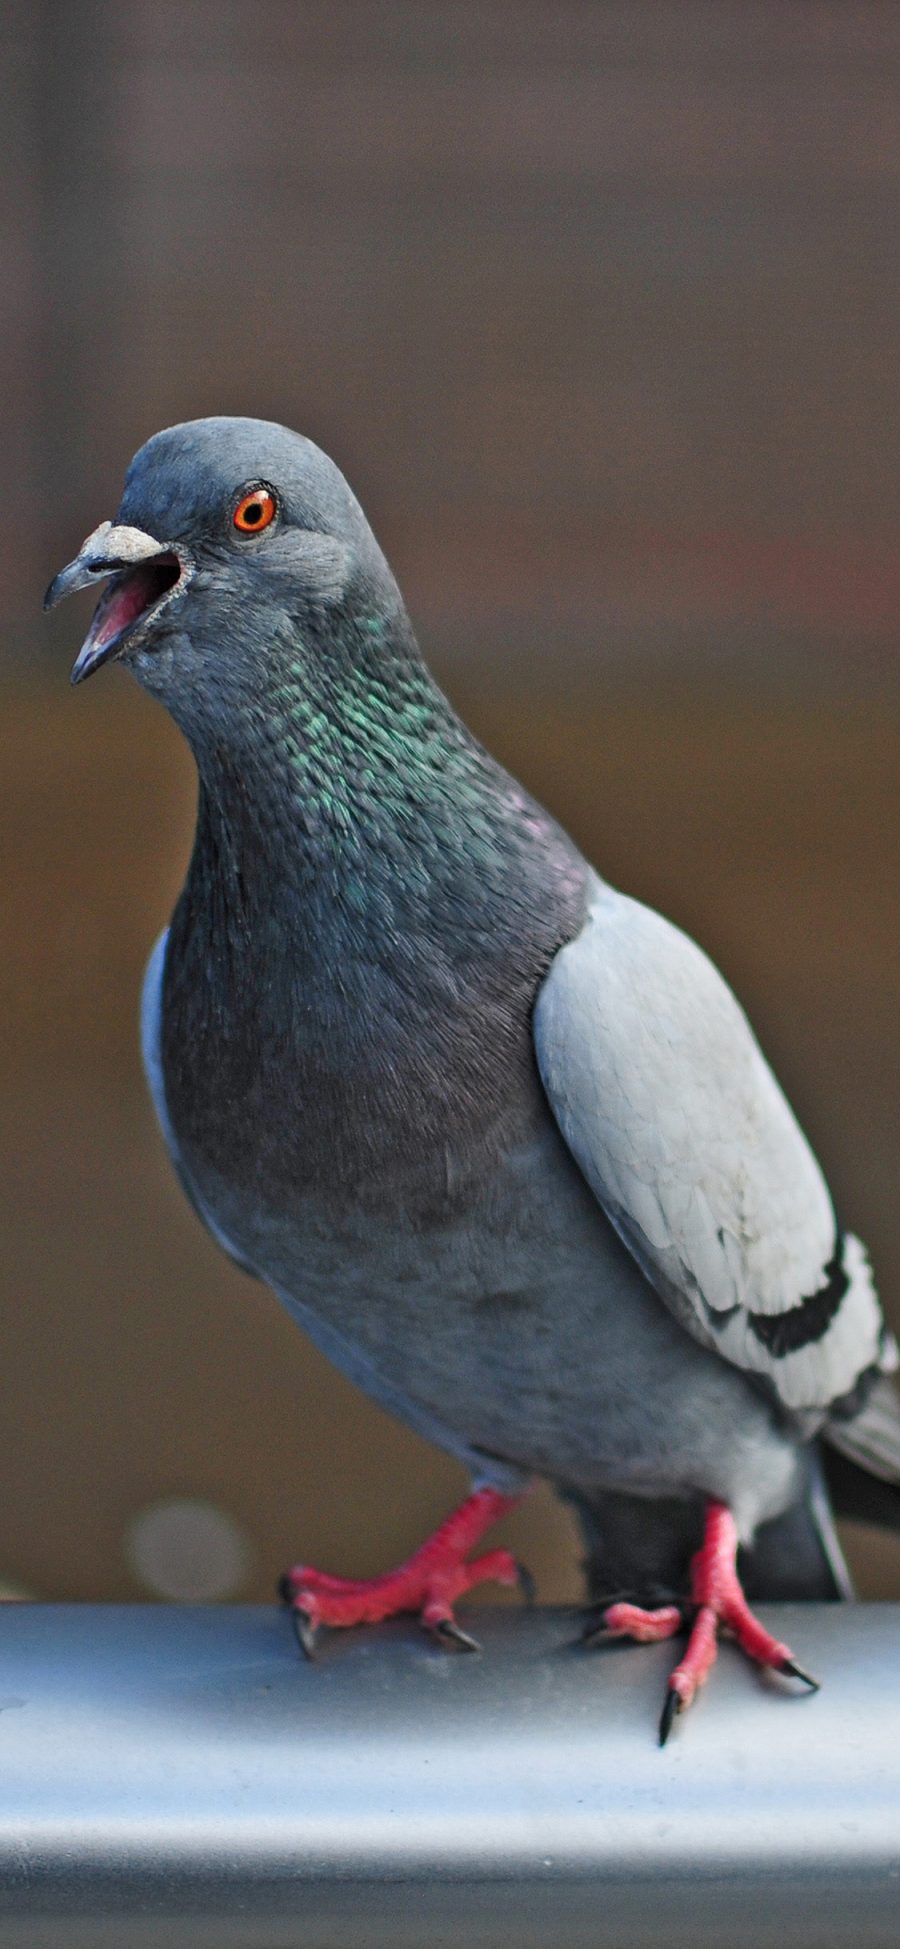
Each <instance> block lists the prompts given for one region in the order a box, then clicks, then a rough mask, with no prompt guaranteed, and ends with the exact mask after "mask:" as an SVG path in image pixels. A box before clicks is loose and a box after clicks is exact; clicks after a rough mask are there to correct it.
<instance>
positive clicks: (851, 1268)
mask: <svg viewBox="0 0 900 1949" xmlns="http://www.w3.org/2000/svg"><path fill="white" fill-rule="evenodd" d="M534 1034H535V1048H536V1054H537V1060H538V1066H539V1069H540V1073H541V1078H542V1080H543V1084H544V1088H545V1090H546V1093H547V1096H548V1098H549V1101H550V1105H551V1108H552V1110H553V1113H554V1115H555V1117H556V1120H557V1123H558V1124H559V1127H560V1129H561V1131H562V1134H563V1136H564V1138H565V1140H566V1142H567V1144H568V1146H569V1148H570V1150H571V1151H572V1153H573V1155H574V1157H575V1158H576V1160H577V1162H578V1164H579V1166H580V1168H581V1170H582V1171H583V1173H584V1176H585V1177H586V1179H587V1181H588V1183H589V1184H590V1186H591V1188H592V1190H593V1191H594V1192H595V1194H596V1196H597V1198H598V1199H599V1201H600V1203H601V1204H602V1206H603V1208H604V1210H605V1211H606V1213H607V1215H608V1217H609V1218H610V1220H611V1221H612V1223H613V1225H614V1226H615V1227H616V1230H617V1231H618V1232H619V1234H620V1235H621V1237H622V1238H623V1239H624V1241H625V1243H626V1244H627V1245H628V1246H629V1248H630V1249H631V1251H632V1252H633V1254H634V1256H635V1258H636V1259H637V1260H638V1262H639V1264H640V1265H641V1267H642V1269H643V1270H644V1272H645V1273H646V1275H647V1277H648V1278H649V1280H650V1281H651V1283H652V1284H653V1285H654V1286H655V1287H656V1289H657V1291H658V1292H659V1293H660V1295H661V1297H662V1298H663V1299H664V1300H665V1301H666V1303H667V1304H668V1305H669V1306H670V1307H671V1309H672V1311H673V1312H674V1313H675V1314H676V1315H677V1317H678V1319H679V1320H680V1321H681V1323H682V1324H683V1325H684V1326H685V1327H686V1328H687V1330H688V1331H689V1332H690V1333H692V1334H693V1335H694V1336H695V1338H697V1339H699V1340H700V1341H702V1342H703V1344H704V1345H705V1346H707V1347H712V1348H714V1349H715V1351H716V1352H718V1353H720V1354H721V1355H722V1356H723V1358H725V1359H726V1360H730V1361H732V1362H733V1363H734V1364H735V1366H737V1367H742V1368H745V1369H746V1370H748V1371H749V1372H751V1373H755V1374H758V1375H762V1376H765V1378H766V1380H767V1381H768V1382H769V1383H770V1385H771V1386H772V1387H773V1388H774V1390H775V1392H776V1393H777V1395H778V1397H779V1398H780V1400H781V1401H782V1403H783V1404H784V1405H785V1407H787V1408H789V1409H791V1410H794V1411H796V1412H798V1413H803V1412H810V1411H811V1412H812V1414H813V1415H814V1417H817V1419H818V1420H821V1419H822V1418H823V1417H824V1414H825V1413H826V1412H827V1410H828V1409H829V1407H830V1406H831V1404H832V1403H834V1402H841V1401H842V1400H843V1399H844V1397H846V1396H847V1395H848V1394H850V1393H851V1391H852V1389H853V1388H854V1386H855V1384H856V1382H857V1380H858V1379H859V1378H860V1376H861V1375H862V1374H863V1373H865V1372H866V1371H867V1370H869V1369H871V1368H873V1367H878V1366H880V1367H882V1368H885V1369H887V1368H889V1367H890V1366H892V1365H895V1364H896V1348H895V1347H894V1344H893V1341H892V1340H890V1338H889V1336H888V1334H887V1331H886V1328H885V1326H884V1322H883V1319H882V1315H881V1311H880V1308H879V1304H878V1300H877V1297H876V1294H875V1290H874V1286H873V1283H872V1278H871V1273H870V1271H869V1266H868V1262H867V1260H866V1256H865V1252H864V1249H863V1247H862V1246H861V1245H860V1243H859V1241H858V1239H855V1238H854V1237H853V1236H852V1235H851V1234H846V1235H845V1234H843V1233H841V1232H840V1230H839V1228H838V1226H837V1224H836V1221H835V1216H834V1210H833V1207H832V1204H831V1199H830V1197H829V1194H828V1190H827V1187H826V1184H825V1181H824V1179H823V1177H822V1173H821V1171H820V1169H819V1166H818V1164H817V1163H816V1160H815V1158H814V1157H813V1154H812V1152H811V1150H810V1148H809V1145H808V1144H807V1142H806V1139H805V1137H804V1136H803V1133H802V1131H801V1130H800V1128H799V1125H798V1124H797V1122H796V1119H795V1117H794V1115H793V1113H792V1111H791V1109H790V1106H789V1105H788V1103H787V1101H786V1099H785V1097H784V1096H783V1095H782V1092H781V1090H780V1088H779V1086H778V1084H777V1082H776V1081H775V1078H774V1076H773V1075H772V1072H771V1070H770V1069H769V1067H768V1064H767V1063H766V1061H765V1059H764V1057H763V1055H762V1052H761V1050H760V1049H759V1046H758V1044H757V1042H756V1040H755V1038H754V1036H753V1033H752V1031H751V1029H750V1027H749V1024H748V1022H747V1020H746V1017H745V1016H744V1014H743V1012H742V1010H741V1009H740V1007H739V1005H738V1003H737V1001H736V1000H735V998H734V996H733V994H732V993H731V990H730V988H729V987H728V986H727V984H726V983H725V982H724V981H723V979H722V977H721V975H719V974H718V972H717V970H716V969H715V968H714V967H713V965H712V963H711V962H710V961H709V960H708V959H707V957H706V955H705V954H703V953H702V952H701V950H700V949H699V948H698V947H697V946H695V944H694V942H693V941H691V940H689V939H688V938H687V936H686V935H684V934H682V933H681V932H680V931H679V930H678V928H676V927H673V926H672V925H671V924H670V922H668V921H666V920H663V919H662V917H661V916H660V915H659V914H656V913H653V912H652V911H651V909H649V908H647V907H643V906H641V905H640V903H639V902H638V901H635V900H629V899H627V898H626V897H625V896H624V895H622V894H619V893H616V892H614V891H613V890H612V889H611V888H608V887H605V886H603V885H602V883H601V882H599V881H597V882H596V883H595V893H594V896H593V897H592V900H591V905H590V907H589V910H588V914H587V918H586V921H585V924H584V927H583V929H582V931H581V933H580V934H579V935H578V936H577V938H576V939H575V940H574V941H572V942H570V943H569V945H568V946H567V947H565V948H563V949H561V951H560V952H559V953H558V954H557V956H556V958H555V960H554V962H553V964H552V966H551V969H550V972H549V974H548V975H547V978H546V980H545V982H544V984H543V987H542V988H541V990H540V993H539V995H538V999H537V1003H536V1007H535V1018H534Z"/></svg>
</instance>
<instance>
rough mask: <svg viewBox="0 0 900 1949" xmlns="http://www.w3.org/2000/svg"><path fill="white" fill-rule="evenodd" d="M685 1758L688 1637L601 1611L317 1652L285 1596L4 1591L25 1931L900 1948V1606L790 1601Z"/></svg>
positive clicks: (13, 1808)
mask: <svg viewBox="0 0 900 1949" xmlns="http://www.w3.org/2000/svg"><path fill="white" fill-rule="evenodd" d="M764 1615H765V1616H766V1617H767V1618H768V1619H769V1620H770V1622H771V1623H772V1624H773V1626H774V1628H775V1629H776V1630H777V1631H778V1633H779V1635H780V1636H782V1637H787V1638H788V1639H789V1640H790V1641H791V1642H792V1643H793V1644H794V1646H795V1649H796V1651H797V1654H798V1656H801V1657H802V1658H803V1661H804V1663H806V1664H808V1665H809V1666H811V1667H812V1669H813V1670H815V1671H816V1672H817V1673H818V1674H819V1675H820V1677H821V1678H822V1680H823V1689H822V1691H821V1692H820V1693H819V1694H818V1695H817V1696H815V1697H810V1696H808V1695H803V1696H798V1695H793V1694H792V1692H791V1689H790V1687H788V1686H786V1685H784V1684H783V1683H781V1682H780V1681H778V1680H767V1679H761V1678H760V1677H759V1676H758V1675H757V1674H756V1673H755V1672H753V1671H751V1670H750V1669H749V1668H748V1666H747V1665H746V1664H745V1662H744V1660H743V1659H742V1658H741V1656H740V1655H739V1653H738V1652H737V1651H736V1650H734V1649H733V1648H732V1647H729V1646H726V1647H724V1648H723V1651H722V1655H721V1659H720V1662H719V1666H718V1668H717V1670H716V1672H715V1673H714V1675H713V1679H712V1681H711V1683H710V1685H709V1687H708V1689H707V1691H706V1693H705V1694H704V1695H703V1697H702V1698H701V1699H700V1700H699V1701H698V1702H697V1704H696V1706H695V1707H694V1709H693V1710H692V1712H691V1713H690V1715H689V1717H688V1718H687V1719H686V1720H685V1721H683V1722H682V1723H681V1724H680V1725H679V1727H678V1728H677V1730H676V1733H675V1736H674V1737H673V1739H672V1740H671V1742H670V1744H669V1746H668V1747H667V1748H666V1749H665V1751H660V1750H659V1748H658V1747H657V1745H656V1743H655V1723H656V1719H657V1716H658V1711H659V1705H660V1699H661V1695H662V1691H663V1687H664V1683H665V1673H666V1671H667V1669H668V1666H669V1664H670V1663H671V1660H672V1656H673V1648H672V1646H671V1645H669V1646H666V1645H662V1646H653V1647H648V1648H646V1649H633V1648H630V1647H629V1648H627V1649H625V1648H622V1649H620V1648H618V1647H616V1648H612V1649H608V1650H605V1651H593V1652H587V1651H584V1650H581V1649H579V1648H577V1647H576V1646H575V1645H574V1643H573V1641H574V1640H575V1638H576V1636H577V1632H578V1629H579V1620H578V1618H577V1617H576V1616H575V1615H574V1614H573V1613H570V1612H562V1611H536V1612H534V1613H531V1614H527V1613H519V1612H499V1611H497V1612H482V1613H481V1615H480V1616H479V1617H478V1630H479V1633H480V1635H481V1637H482V1639H483V1643H484V1652H483V1655H482V1656H481V1657H472V1656H465V1655H459V1654H457V1655H455V1656H454V1655H450V1654H447V1653H446V1652H443V1651H441V1650H438V1649H436V1648H432V1647H431V1646H430V1645H429V1644H428V1643H427V1642H426V1641H425V1640H424V1639H423V1638H421V1637H420V1636H419V1634H418V1633H417V1630H416V1628H415V1626H414V1625H413V1624H412V1623H409V1624H408V1625H407V1624H405V1623H399V1624H395V1625H389V1626H385V1627H382V1628H381V1629H379V1630H378V1631H375V1632H369V1633H364V1632H360V1633H349V1634H346V1635H343V1636H341V1635H335V1636H334V1637H333V1638H332V1639H331V1640H330V1641H329V1642H328V1644H327V1646H326V1648H325V1649H324V1650H323V1652H322V1655H321V1658H320V1659H319V1661H318V1662H317V1664H315V1665H308V1664H305V1663H304V1662H303V1661H302V1660H301V1659H300V1658H299V1657H298V1655H297V1651H296V1647H295V1644H294V1640H293V1636H292V1633H291V1630H290V1624H289V1621H288V1619H287V1618H286V1617H285V1616H284V1614H283V1613H279V1612H278V1611H277V1610H275V1609H262V1608H259V1609H257V1608H253V1609H251V1608H237V1609H196V1610H195V1609H163V1608H158V1609H157V1608H153V1609H150V1608H146V1607H135V1608H133V1609H123V1608H113V1607H101V1608H94V1607H88V1606H83V1607H82V1606H31V1605H22V1606H19V1605H9V1606H6V1607H4V1608H3V1609H0V1945H7V1944H16V1945H18V1946H19V1949H23V1946H24V1945H26V1944H27V1945H28V1949H49V1945H52V1946H53V1949H67V1945H69V1944H78V1945H82V1946H85V1949H86V1945H90V1949H107V1945H110V1946H111V1945H113V1944H114V1945H115V1949H129V1945H131V1944H140V1945H155V1944H166V1945H167V1949H181V1945H191V1946H192V1949H196V1946H197V1945H203V1949H213V1945H215V1949H232V1945H241V1949H250V1945H252V1946H253V1949H382V1945H391V1949H453V1946H454V1945H456V1944H465V1945H466V1949H500V1945H501V1944H510V1943H514V1944H515V1945H516V1949H532V1945H535V1949H536V1945H544V1946H547V1949H549V1946H550V1945H552V1949H582V1946H583V1949H587V1945H597V1949H600V1945H604V1949H605V1946H606V1945H615V1949H624V1945H628V1949H645V1946H647V1945H650V1944H660V1945H662V1944H664V1945H665V1946H666V1949H679V1945H682V1944H685V1945H687V1944H690V1945H691V1949H694V1946H695V1945H704V1946H705V1945H713V1944H715V1945H716V1949H743V1945H750V1944H752V1945H753V1949H770V1946H771V1945H778V1949H800V1945H803V1949H831V1946H832V1945H836V1944H843V1943H847V1944H850V1943H852V1944H854V1945H855V1946H856V1949H870V1945H875V1944H877V1945H879V1949H882V1946H883V1949H887V1945H888V1944H890V1945H891V1946H892V1949H893V1946H894V1945H896V1944H897V1943H898V1941H900V1606H897V1605H882V1606H848V1607H840V1606H834V1607H830V1608H826V1607H822V1608H819V1607H814V1606H808V1607H807V1606H771V1607H770V1608H769V1609H768V1610H767V1611H765V1612H764Z"/></svg>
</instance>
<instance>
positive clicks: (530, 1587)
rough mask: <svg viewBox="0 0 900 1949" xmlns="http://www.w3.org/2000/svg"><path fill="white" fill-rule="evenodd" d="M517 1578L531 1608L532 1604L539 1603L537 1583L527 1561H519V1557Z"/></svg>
mask: <svg viewBox="0 0 900 1949" xmlns="http://www.w3.org/2000/svg"><path fill="white" fill-rule="evenodd" d="M516 1579H517V1582H518V1585H519V1589H520V1591H521V1593H522V1596H523V1597H524V1599H525V1602H526V1604H527V1605H528V1606H529V1608H530V1606H531V1605H532V1604H536V1603H537V1584H536V1583H535V1581H534V1578H533V1576H532V1574H531V1571H530V1570H529V1568H528V1565H527V1563H519V1561H518V1559H517V1560H516Z"/></svg>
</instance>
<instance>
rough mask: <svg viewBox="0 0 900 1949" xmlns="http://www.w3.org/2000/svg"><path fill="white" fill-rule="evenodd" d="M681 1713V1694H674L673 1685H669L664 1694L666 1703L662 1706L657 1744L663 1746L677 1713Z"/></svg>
mask: <svg viewBox="0 0 900 1949" xmlns="http://www.w3.org/2000/svg"><path fill="white" fill-rule="evenodd" d="M683 1711H684V1700H683V1698H682V1696H681V1693H680V1692H676V1690H675V1687H674V1685H670V1686H669V1689H668V1691H667V1693H666V1702H665V1705H664V1706H663V1709H662V1713H661V1715H660V1721H659V1743H660V1745H661V1746H664V1745H665V1743H666V1740H667V1739H668V1737H669V1734H670V1732H671V1730H672V1727H673V1726H674V1724H675V1721H676V1719H677V1717H678V1714H679V1712H683Z"/></svg>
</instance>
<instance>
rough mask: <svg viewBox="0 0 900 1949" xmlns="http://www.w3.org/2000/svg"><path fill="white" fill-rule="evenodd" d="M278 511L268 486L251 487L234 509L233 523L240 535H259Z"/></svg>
mask: <svg viewBox="0 0 900 1949" xmlns="http://www.w3.org/2000/svg"><path fill="white" fill-rule="evenodd" d="M277 513H278V504H277V502H276V500H275V496H274V494H272V493H270V491H269V489H268V487H251V489H250V492H249V494H244V495H242V497H241V499H240V500H239V502H238V504H237V507H236V508H235V510H234V525H235V527H236V528H239V529H240V532H241V534H242V535H259V534H261V533H262V531H263V528H268V526H269V523H270V521H274V519H275V516H276V514H277Z"/></svg>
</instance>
